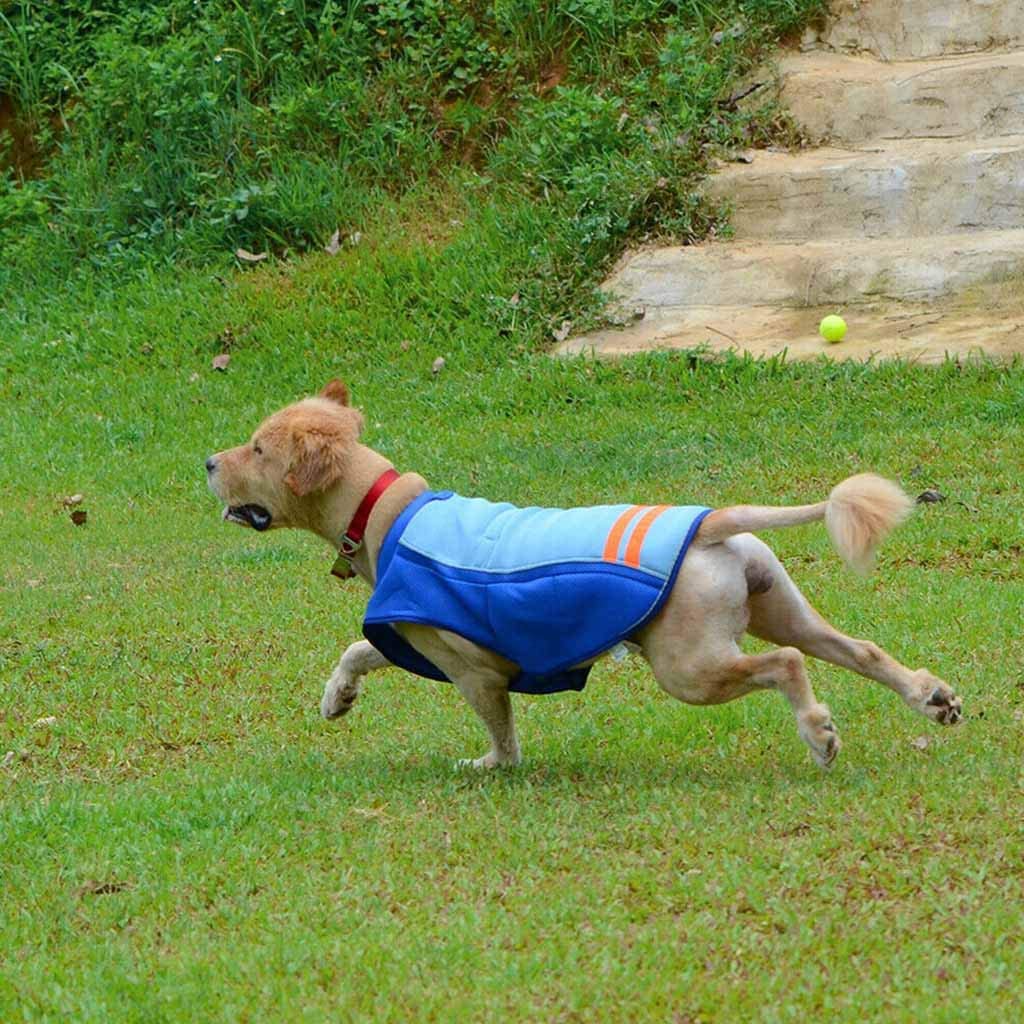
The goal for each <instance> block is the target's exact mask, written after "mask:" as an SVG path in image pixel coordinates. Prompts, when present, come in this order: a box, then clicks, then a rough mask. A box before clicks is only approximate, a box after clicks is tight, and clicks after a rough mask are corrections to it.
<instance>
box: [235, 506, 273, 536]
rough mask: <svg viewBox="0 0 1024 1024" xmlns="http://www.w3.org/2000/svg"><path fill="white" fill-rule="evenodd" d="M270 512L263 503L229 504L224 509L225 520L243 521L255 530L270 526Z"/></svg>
mask: <svg viewBox="0 0 1024 1024" xmlns="http://www.w3.org/2000/svg"><path fill="white" fill-rule="evenodd" d="M270 519H271V516H270V513H269V512H268V511H267V510H266V509H265V508H264V507H263V506H262V505H229V506H228V507H227V508H225V509H224V520H225V521H226V522H229V523H241V524H242V526H251V527H252V528H253V529H254V530H260V531H262V530H265V529H267V527H268V526H270Z"/></svg>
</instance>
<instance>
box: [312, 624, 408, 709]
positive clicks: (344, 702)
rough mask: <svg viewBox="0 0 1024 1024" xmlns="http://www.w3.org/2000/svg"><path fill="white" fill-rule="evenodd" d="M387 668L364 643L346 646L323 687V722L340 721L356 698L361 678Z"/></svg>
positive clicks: (383, 660)
mask: <svg viewBox="0 0 1024 1024" xmlns="http://www.w3.org/2000/svg"><path fill="white" fill-rule="evenodd" d="M390 664H391V662H390V661H388V659H387V658H385V657H384V655H383V654H381V653H380V651H378V650H377V648H376V647H374V646H373V644H371V643H370V642H369V641H368V640H358V641H357V642H356V643H354V644H350V645H349V646H348V648H347V650H346V651H345V653H344V654H343V655H342V656H341V658H340V659H339V661H338V664H337V665H336V666H335V669H334V671H333V672H332V673H331V678H330V679H328V680H327V685H326V686H324V695H323V698H322V699H321V701H320V714H321V715H323V716H324V718H340V717H341V716H342V715H344V714H346V713H347V712H348V711H350V710H351V708H352V705H353V704H354V703H355V702H356V697H358V696H359V681H360V680H361V679H362V678H363V676H365V675H366V673H367V672H373V671H374V670H375V669H378V668H387V667H388V665H390Z"/></svg>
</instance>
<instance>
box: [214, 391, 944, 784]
mask: <svg viewBox="0 0 1024 1024" xmlns="http://www.w3.org/2000/svg"><path fill="white" fill-rule="evenodd" d="M361 428H362V416H361V414H360V413H359V411H358V410H356V409H354V408H352V407H351V405H350V404H349V397H348V390H347V389H346V387H345V385H344V384H342V383H341V382H340V381H337V380H335V381H331V383H329V384H328V385H327V387H326V388H324V390H323V391H322V392H321V393H320V395H318V396H316V397H314V398H307V399H304V400H302V401H300V402H296V403H295V404H293V405H289V406H287V407H286V408H284V409H282V410H280V411H279V412H276V413H274V414H273V415H272V416H270V417H269V418H268V419H267V420H265V421H264V422H263V423H262V424H261V425H260V426H259V427H258V428H257V430H256V432H255V433H254V434H253V435H252V438H251V439H250V441H249V442H248V443H246V444H243V445H239V446H238V447H237V448H230V449H228V450H227V451H223V452H220V453H218V454H217V455H214V456H211V457H210V458H209V459H208V460H207V462H206V470H207V476H208V480H209V484H210V487H211V489H212V490H213V492H214V494H216V495H217V497H218V498H219V499H220V500H221V501H223V502H224V503H225V509H224V519H226V520H229V521H232V522H237V523H241V524H242V525H245V526H250V527H252V528H254V529H257V530H265V529H269V528H276V527H284V526H291V527H297V528H299V529H304V530H310V531H312V532H313V533H315V534H317V535H318V536H319V537H322V538H323V539H324V540H325V541H327V543H328V544H330V545H331V546H332V547H334V548H335V549H337V548H338V546H339V539H340V538H342V537H343V536H345V535H346V534H347V531H348V528H349V526H350V524H352V523H353V519H354V517H355V516H356V514H357V510H360V506H364V507H365V503H364V498H365V497H366V496H367V495H368V492H370V490H371V488H373V487H374V486H375V483H376V482H377V481H378V480H379V479H380V478H381V476H382V474H384V473H386V472H387V471H388V470H390V469H391V463H390V462H389V461H388V460H387V459H386V458H385V457H384V456H383V455H380V454H379V453H377V452H375V451H373V449H371V448H368V447H367V446H365V445H363V444H361V443H360V440H359V436H360V431H361ZM426 489H427V484H426V482H425V481H424V480H423V478H422V477H420V476H418V475H416V474H415V473H406V474H403V475H401V476H399V477H397V479H396V480H395V482H394V483H393V484H392V485H391V486H389V487H387V489H386V490H384V491H383V493H382V494H381V495H380V497H379V500H377V501H376V503H375V504H373V506H372V511H371V512H370V514H369V519H368V522H367V523H366V528H365V539H364V541H363V543H362V546H361V547H359V549H358V550H357V551H354V552H352V553H351V563H352V567H353V569H354V570H355V572H356V573H358V575H359V576H361V577H362V578H363V579H364V580H365V581H366V582H367V583H369V584H370V586H371V587H372V586H374V584H375V582H376V565H377V556H378V554H379V552H380V549H381V545H382V543H383V541H384V538H385V536H386V535H387V532H388V529H389V527H390V526H391V525H392V524H393V523H394V521H395V519H396V518H397V516H398V515H399V513H400V512H401V511H402V510H403V509H404V508H405V507H406V506H407V505H408V504H409V503H410V502H411V501H413V500H414V499H415V498H416V497H417V496H419V495H420V494H422V493H423V492H424V491H425V490H426ZM910 508H911V504H910V501H909V499H908V498H907V496H906V495H905V494H904V493H903V491H902V490H901V489H900V488H899V487H897V486H896V485H895V484H893V483H890V482H889V481H887V480H884V479H882V478H881V477H878V476H874V475H871V474H862V475H859V476H854V477H850V478H849V479H847V480H845V481H843V482H842V483H840V484H839V485H838V486H837V487H836V488H835V489H834V490H833V491H832V493H831V494H830V496H829V498H828V500H827V501H822V502H818V503H817V504H813V505H801V506H794V507H781V508H772V507H760V506H752V505H738V506H733V507H731V508H723V509H719V510H717V511H714V512H712V513H711V514H710V515H708V516H707V517H706V518H705V519H704V520H703V522H702V523H701V524H700V527H699V529H698V530H697V533H696V534H695V536H694V539H693V542H692V544H691V546H690V548H689V551H688V553H687V554H686V557H685V558H684V560H683V562H682V566H681V568H680V570H679V574H678V576H677V578H676V580H675V584H674V586H673V588H672V591H671V593H670V595H669V596H668V599H667V600H666V602H665V604H664V605H663V606H662V608H661V610H660V612H659V613H658V614H657V616H656V617H655V618H654V619H653V620H652V621H651V622H650V623H649V625H647V626H645V627H644V628H643V629H641V630H640V631H638V632H637V633H636V635H634V636H632V637H631V638H630V640H631V641H632V643H631V644H630V646H631V647H632V646H633V645H634V644H635V646H636V648H637V649H639V651H640V652H641V653H642V655H643V657H644V658H645V659H646V660H647V662H648V663H649V664H650V666H651V669H652V671H653V673H654V676H655V678H656V679H657V681H658V683H659V684H660V685H661V687H662V688H663V689H664V690H666V691H667V692H668V693H670V694H671V695H672V696H673V697H676V698H678V699H679V700H681V701H685V702H687V703H689V704H718V703H722V702H724V701H729V700H733V699H735V698H736V697H742V696H743V695H745V694H747V693H751V692H753V691H755V690H763V689H774V690H777V691H779V692H780V693H781V694H782V695H783V696H784V697H785V698H786V699H787V700H788V701H789V703H790V706H791V707H792V709H793V712H794V714H795V716H796V723H797V730H798V731H799V734H800V736H801V738H802V739H803V740H804V742H805V743H806V744H807V745H808V747H810V750H811V753H812V755H813V756H814V759H815V760H816V761H817V762H818V764H820V765H821V766H823V767H826V766H828V765H830V764H831V763H832V761H833V760H834V759H835V757H836V754H837V753H838V752H839V747H840V743H839V737H838V735H837V733H836V730H835V727H834V726H833V724H832V718H831V716H830V714H829V711H828V708H827V707H825V705H824V704H820V703H819V702H818V701H817V700H816V699H815V696H814V693H813V691H812V689H811V684H810V680H809V679H808V676H807V668H806V664H805V660H804V655H811V656H812V657H815V658H821V659H824V660H825V661H829V662H832V663H833V664H835V665H840V666H842V667H843V668H847V669H850V670H852V671H854V672H857V673H859V674H860V675H862V676H866V677H867V678H869V679H874V680H875V681H877V682H879V683H882V684H883V685H885V686H888V687H889V688H890V689H892V690H895V691H896V693H898V694H899V695H900V696H901V697H902V698H903V700H904V701H906V703H907V704H909V705H910V706H911V707H912V708H914V709H915V710H916V711H918V712H920V713H921V714H923V715H924V716H925V717H927V718H929V719H931V720H932V721H935V722H940V723H943V724H948V725H952V724H955V723H956V722H958V721H959V720H960V718H961V701H960V699H959V698H958V697H957V696H956V694H955V693H954V692H953V690H952V689H951V688H950V687H949V686H948V685H947V684H946V683H944V682H943V681H942V680H940V679H938V678H936V677H935V676H933V675H932V674H931V673H930V672H928V671H927V670H925V669H918V670H916V671H913V670H911V669H908V668H905V667H904V666H903V665H901V664H900V663H899V662H897V661H896V660H895V659H893V658H892V657H890V655H888V654H887V653H886V652H885V651H883V650H881V649H880V648H879V647H877V646H876V645H875V644H873V643H871V642H870V641H867V640H855V639H852V638H851V637H848V636H845V635H844V634H842V633H840V632H839V631H838V630H836V629H835V628H834V627H833V626H831V625H830V624H829V623H828V622H826V621H825V620H824V619H823V618H822V617H821V616H820V615H819V614H818V613H817V612H816V611H815V610H814V609H813V608H812V607H811V605H810V604H809V603H808V601H807V600H806V599H805V598H804V596H803V595H802V594H801V593H800V591H799V590H798V589H797V587H796V585H795V584H794V583H793V581H792V580H791V579H790V577H789V575H788V574H787V572H786V570H785V569H784V568H783V567H782V564H781V563H780V562H779V560H778V559H777V558H776V557H775V555H774V554H773V553H772V551H771V550H770V549H769V548H768V546H767V545H766V544H764V543H763V542H762V541H760V540H759V539H757V538H756V537H754V536H753V533H754V532H756V531H759V530H766V529H775V528H778V527H784V526H794V525H797V524H800V523H811V522H817V521H820V520H824V521H825V523H826V526H827V528H828V530H829V533H830V535H831V538H832V541H833V543H834V545H835V547H836V549H837V551H838V552H839V554H840V555H841V556H842V557H843V559H844V560H845V561H846V562H847V563H848V564H849V565H851V566H853V567H856V568H862V569H863V568H866V567H867V566H868V565H870V563H871V560H872V557H873V554H874V550H875V548H876V546H877V545H878V543H879V542H880V541H881V540H882V538H883V537H884V536H885V535H886V534H887V533H888V532H889V531H890V530H891V529H892V528H893V527H894V526H895V525H897V524H898V523H899V522H900V521H901V520H902V519H903V518H905V517H906V515H907V514H908V513H909V511H910ZM396 629H397V630H398V631H399V632H400V633H401V635H402V636H403V637H404V638H405V640H406V641H408V643H409V644H410V645H411V646H412V647H413V648H414V649H415V650H416V651H418V652H420V653H421V654H423V655H424V656H425V657H427V658H428V659H429V660H430V661H431V662H432V663H433V664H434V665H435V666H437V667H438V668H439V669H441V670H442V671H443V672H444V674H445V675H447V677H448V678H449V679H450V680H452V682H453V683H454V684H455V686H456V687H457V688H458V690H459V692H460V693H461V694H462V696H463V697H464V698H465V699H466V700H467V701H468V702H469V704H470V705H471V706H472V708H473V710H474V711H476V713H477V714H478V715H479V716H480V718H481V719H482V720H483V722H484V724H485V725H486V727H487V729H488V731H489V733H490V737H491V749H490V751H489V752H488V753H487V754H486V755H485V756H484V757H481V758H479V759H477V760H475V761H472V762H468V763H471V764H473V765H474V766H476V767H481V768H491V767H495V766H498V765H510V764H516V763H517V762H518V761H519V759H520V753H519V741H518V739H517V737H516V731H515V725H514V723H513V717H512V705H511V701H510V698H509V689H508V687H509V681H510V680H511V679H513V678H514V677H515V676H516V674H517V672H518V666H517V665H515V664H513V663H512V662H510V661H508V660H507V659H505V658H503V657H502V656H500V655H498V654H496V653H495V652H493V651H490V650H487V649H485V648H483V647H480V646H478V645H477V644H475V643H472V642H471V641H469V640H467V639H465V638H464V637H461V636H459V635H457V634H455V633H451V632H448V631H446V630H441V629H435V628H432V627H428V626H424V625H418V624H399V625H397V626H396ZM745 632H749V633H751V634H753V635H754V636H757V637H760V638H762V639H764V640H767V641H769V642H770V643H772V644H775V645H778V646H777V647H776V649H774V650H772V651H768V652H766V653H763V654H755V655H747V654H744V653H743V652H742V650H741V649H740V646H739V641H740V638H741V637H742V636H743V634H744V633H745ZM595 660H596V659H595ZM388 664H389V662H388V661H387V660H386V659H385V658H384V656H383V655H381V654H380V653H379V652H378V651H377V650H376V649H375V648H374V647H373V646H372V645H371V644H370V643H368V642H367V641H365V640H362V641H359V642H357V643H354V644H352V645H351V646H350V647H349V648H348V649H347V650H346V651H345V653H344V654H343V655H342V657H341V660H340V661H339V662H338V665H337V667H336V668H335V670H334V672H333V674H332V675H331V677H330V679H329V680H328V682H327V685H326V687H325V689H324V694H323V700H322V702H321V712H322V714H323V715H324V717H325V718H335V717H337V716H339V715H343V714H345V713H346V712H347V711H348V710H349V709H350V708H351V707H352V704H353V702H354V701H355V699H356V697H357V696H358V693H359V685H360V680H361V678H362V677H363V676H364V675H365V674H366V673H368V672H371V671H373V670H374V669H378V668H384V667H385V666H387V665H388Z"/></svg>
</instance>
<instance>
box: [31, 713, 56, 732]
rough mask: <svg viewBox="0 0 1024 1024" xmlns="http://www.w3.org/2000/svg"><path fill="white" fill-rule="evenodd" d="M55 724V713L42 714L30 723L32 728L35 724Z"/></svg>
mask: <svg viewBox="0 0 1024 1024" xmlns="http://www.w3.org/2000/svg"><path fill="white" fill-rule="evenodd" d="M56 724H57V716H56V715H44V716H43V717H42V718H37V719H36V720H35V721H34V722H33V723H32V728H33V729H34V728H36V727H37V726H44V725H56Z"/></svg>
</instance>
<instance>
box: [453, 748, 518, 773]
mask: <svg viewBox="0 0 1024 1024" xmlns="http://www.w3.org/2000/svg"><path fill="white" fill-rule="evenodd" d="M517 764H519V757H518V755H517V756H516V757H501V756H500V755H499V754H496V753H495V752H494V751H493V750H492V751H491V752H490V753H488V754H484V756H483V757H478V758H475V759H474V758H469V757H462V758H459V760H458V761H456V762H455V768H456V770H457V771H462V770H464V769H466V770H471V771H482V770H484V769H491V768H511V767H513V766H514V765H517Z"/></svg>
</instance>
